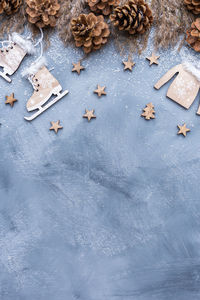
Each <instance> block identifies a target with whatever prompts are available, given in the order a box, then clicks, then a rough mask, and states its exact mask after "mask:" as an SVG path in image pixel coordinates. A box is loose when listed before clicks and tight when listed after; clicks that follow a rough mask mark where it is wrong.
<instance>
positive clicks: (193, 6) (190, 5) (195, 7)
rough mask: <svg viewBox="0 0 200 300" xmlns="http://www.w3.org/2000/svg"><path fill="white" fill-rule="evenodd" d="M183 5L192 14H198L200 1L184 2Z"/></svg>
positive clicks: (199, 12)
mask: <svg viewBox="0 0 200 300" xmlns="http://www.w3.org/2000/svg"><path fill="white" fill-rule="evenodd" d="M184 3H185V5H186V6H187V9H188V10H190V11H191V12H193V14H195V15H198V14H200V0H184Z"/></svg>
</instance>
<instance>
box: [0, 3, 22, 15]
mask: <svg viewBox="0 0 200 300" xmlns="http://www.w3.org/2000/svg"><path fill="white" fill-rule="evenodd" d="M21 4H22V0H1V3H0V14H2V13H4V12H5V13H6V14H7V15H12V14H13V13H15V12H17V11H18V9H19V7H20V5H21Z"/></svg>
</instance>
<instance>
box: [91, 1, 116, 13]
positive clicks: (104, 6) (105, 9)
mask: <svg viewBox="0 0 200 300" xmlns="http://www.w3.org/2000/svg"><path fill="white" fill-rule="evenodd" d="M88 5H89V7H90V9H91V11H93V12H95V13H102V14H103V15H105V16H108V15H110V14H111V12H112V9H113V7H116V6H117V5H119V0H88Z"/></svg>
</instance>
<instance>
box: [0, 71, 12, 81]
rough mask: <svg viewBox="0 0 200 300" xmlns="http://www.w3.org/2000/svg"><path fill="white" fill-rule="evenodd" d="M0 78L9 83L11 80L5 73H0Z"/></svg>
mask: <svg viewBox="0 0 200 300" xmlns="http://www.w3.org/2000/svg"><path fill="white" fill-rule="evenodd" d="M0 76H1V77H3V78H4V79H5V80H6V81H8V82H11V81H12V80H11V79H10V77H8V76H7V75H6V74H5V73H3V72H0Z"/></svg>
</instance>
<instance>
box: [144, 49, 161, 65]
mask: <svg viewBox="0 0 200 300" xmlns="http://www.w3.org/2000/svg"><path fill="white" fill-rule="evenodd" d="M159 58H160V56H156V55H155V53H154V52H153V53H152V54H151V56H149V57H146V59H148V60H149V65H150V66H151V65H153V64H156V65H158V59H159Z"/></svg>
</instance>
